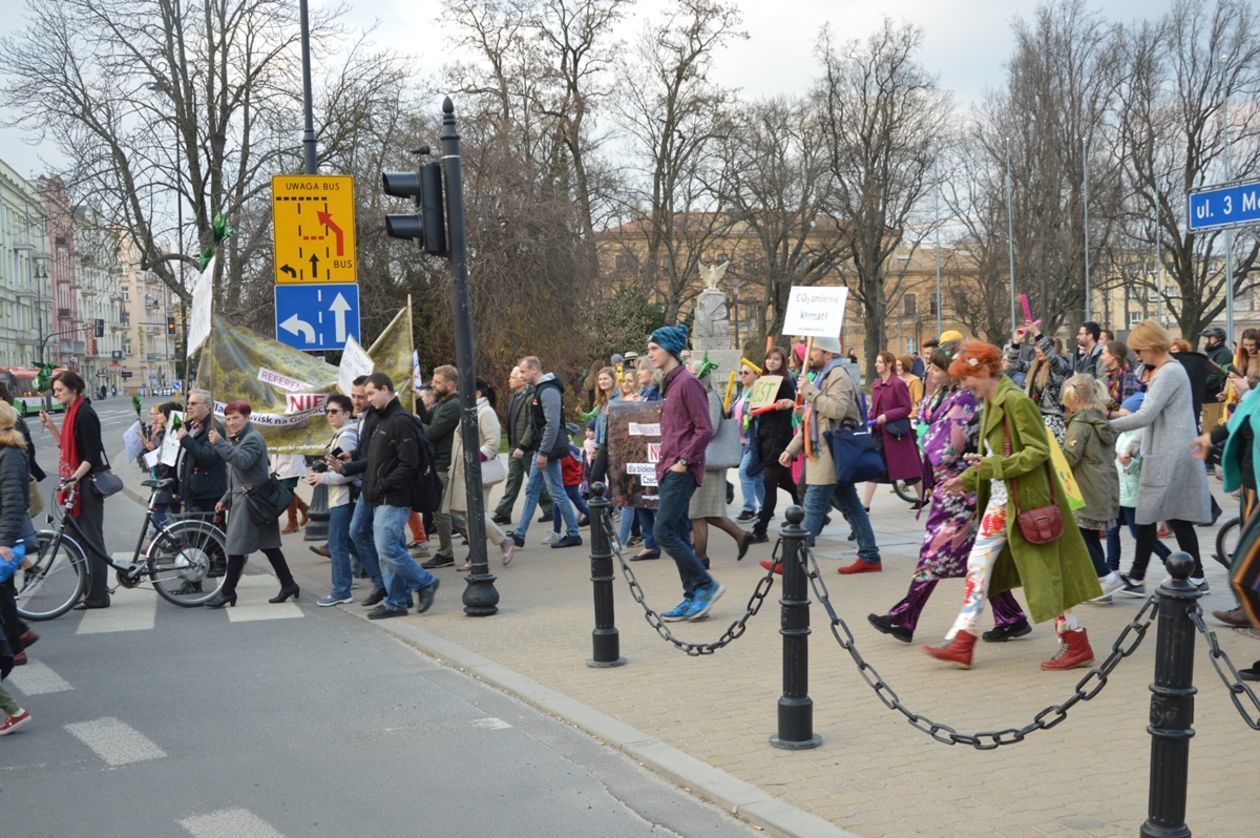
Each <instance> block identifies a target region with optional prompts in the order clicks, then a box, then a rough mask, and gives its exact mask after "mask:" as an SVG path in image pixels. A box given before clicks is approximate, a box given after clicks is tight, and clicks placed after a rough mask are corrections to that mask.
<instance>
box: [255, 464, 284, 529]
mask: <svg viewBox="0 0 1260 838" xmlns="http://www.w3.org/2000/svg"><path fill="white" fill-rule="evenodd" d="M292 500H293V490H292V489H288V488H286V487H285V486H284V484H282V483H281V482H280V478H278V477H276V474H275V472H272V473H271V474H269V475H267V479H266V480H264V481H263V482H262V483H260V484H258V485H257V486H255V487H254V488H252V489H246V490H245V501H246V504H247V505H248V506H249V517H250V519H251V520H252V521H253V522H254V523H255V524H257V525H258V526H260V527H265V526H267V525H269V524H273V523H275V522H276V521H278V520H280V516H281V515H283V514H284V511H285V510H286V509H288V508H289V502H290V501H292Z"/></svg>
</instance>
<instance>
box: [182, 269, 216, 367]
mask: <svg viewBox="0 0 1260 838" xmlns="http://www.w3.org/2000/svg"><path fill="white" fill-rule="evenodd" d="M217 258H218V257H217V256H211V257H210V262H209V263H208V264H207V265H206V269H205V270H204V271H202V272H201V273H200V274H198V275H197V279H196V281H194V282H193V287H192V308H191V309H190V314H189V317H188V352H187V357H189V358H191V357H192V356H193V353H194V352H196V351H197V350H198V349H200V348H201V345H202V344H203V343H205V342H206V339H207V338H209V337H210V313H211V311H212V310H213V308H214V263H215V261H216V260H217Z"/></svg>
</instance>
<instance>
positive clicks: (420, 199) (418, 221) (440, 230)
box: [381, 148, 447, 256]
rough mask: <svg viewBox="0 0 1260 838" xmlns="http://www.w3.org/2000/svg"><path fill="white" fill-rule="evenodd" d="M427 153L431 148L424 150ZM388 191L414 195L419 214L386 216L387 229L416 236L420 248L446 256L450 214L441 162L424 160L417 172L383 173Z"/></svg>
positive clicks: (398, 234)
mask: <svg viewBox="0 0 1260 838" xmlns="http://www.w3.org/2000/svg"><path fill="white" fill-rule="evenodd" d="M420 153H422V154H427V153H428V149H427V148H425V149H422V150H421V152H420ZM381 180H382V182H383V184H384V187H385V194H386V195H392V196H393V197H395V198H411V199H412V201H414V202H415V205H416V210H417V211H416V212H415V214H408V215H386V216H385V232H387V233H389V235H391V236H393V237H394V238H396V239H416V240H417V242H418V243H419V245H420V249H421V250H423V251H424V252H425V253H432V254H433V255H434V256H446V255H447V250H446V214H445V207H444V206H443V202H442V168H441V165H440V164H438V163H422V164H420V165H419V166H418V167H417V168H416V171H415V172H381Z"/></svg>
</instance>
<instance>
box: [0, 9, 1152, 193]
mask: <svg viewBox="0 0 1260 838" xmlns="http://www.w3.org/2000/svg"><path fill="white" fill-rule="evenodd" d="M292 2H294V3H297V2H298V0H292ZM338 2H341V0H311V4H312V6H313V7H324V6H330V5H334V4H336V3H338ZM736 2H737V5H739V6H740V7H741V8H742V9H743V15H744V24H743V28H744V30H745V31H746V32H747V33H748V36H749V37H748V39H747V40H745V41H740V42H735V43H733V44H732V45H731V46H729V47H727V48H726V49H725V50H724V51H723V52H722V53H721V54H720V55H719V56H718V58H717V60H716V62H715V73H714V76H715V79H716V80H717V81H719V82H720V83H723V84H727V85H731V86H734V87H738V88H740V89H741V90H743V91H744V93H745V94H746V95H748V96H751V97H759V96H771V95H776V94H786V93H792V92H795V91H799V90H803V89H804V88H806V87H807V86H808V85H809V84H810V82H811V81H812V80H813V78H814V76H815V74H816V72H817V67H816V61H815V59H814V55H813V47H814V44H815V41H816V39H817V36H818V32H819V29H820V28H821V27H822V26H823V25H824V24H830V25H831V28H832V32H833V33H834V35H835V37H836V38H837V39H849V38H865V37H866V36H867V35H868V34H869V33H871V32H872V31H874V30H875V29H876V28H877V27H878V26H879V22H880V19H881V18H882V17H883V16H884V15H887V16H889V17H891V18H892V19H893V20H895V21H909V22H911V23H914V24H915V25H917V26H919V27H920V28H921V29H922V30H923V32H924V44H923V50H922V53H921V54H920V56H919V58H920V61H922V63H923V64H924V66H925V67H927V68H928V70H929V71H931V72H933V73H936V74H937V75H938V76H939V78H940V83H941V86H942V87H943V88H944V89H946V90H949V91H952V92H953V94H954V96H955V100H956V102H957V103H958V105H959V106H960V107H962V108H967V107H969V106H970V105H971V104H972V103H975V102H978V101H980V100H981V99H982V98H983V96H984V93H985V91H986V90H987V89H990V88H992V87H994V86H995V85H998V84H1000V83H1001V80H1002V78H1003V76H1004V73H1003V68H1004V65H1005V62H1006V61H1007V59H1008V58H1009V56H1010V53H1011V48H1012V36H1011V23H1012V21H1014V20H1015V19H1016V18H1017V17H1021V16H1022V17H1025V18H1027V17H1030V16H1031V14H1032V13H1033V11H1034V10H1035V9H1036V7H1037V2H1035V0H884V2H882V3H872V2H870V0H777V2H769V3H767V2H764V0H758V2H750V0H736ZM347 5H348V6H350V7H351V12H350V20H349V23H350V24H351V25H352V26H353V27H367V26H370V25H372V24H373V23H374V22H376V21H379V22H380V24H381V25H380V26H379V27H378V29H377V34H376V39H377V40H378V42H380V43H381V44H382V45H385V46H389V47H392V48H394V49H396V50H398V51H400V52H402V53H404V54H407V55H410V56H413V57H414V59H415V61H416V65H417V70H418V72H420V73H422V74H425V75H429V76H431V77H433V78H435V79H436V77H437V73H438V68H440V66H441V65H442V64H443V62H444V61H446V60H449V58H450V56H448V55H447V54H446V53H445V52H444V50H445V49H446V43H445V41H446V39H445V38H444V34H443V32H442V31H441V28H440V26H439V23H438V20H439V13H440V9H441V3H440V0H348V2H347ZM669 5H671V4H670V3H669V0H640V2H639V4H638V9H637V11H636V12H635V19H633V20H630V21H627V22H626V24H625V25H624V26H623V31H624V32H625V35H626V36H627V37H628V36H630V35H632V34H633V32H634V31H636V30H637V29H638V28H640V27H641V26H642V24H643V20H644V18H646V17H647V16H649V15H652V14H655V13H658V12H659V11H660V10H662V9H664V8H666V7H668V6H669ZM1089 5H1090V7H1091V8H1094V9H1098V10H1100V11H1101V12H1102V13H1103V14H1104V15H1105V16H1106V17H1107V18H1108V19H1110V20H1113V21H1117V22H1124V23H1128V22H1130V21H1132V20H1134V19H1137V18H1141V17H1153V16H1155V15H1158V14H1161V13H1163V11H1165V10H1166V9H1167V8H1168V5H1169V2H1167V0H1155V2H1150V0H1146V2H1142V0H1106V1H1105V2H1093V3H1090V4H1089ZM25 6H26V3H25V2H24V0H0V32H12V31H14V30H17V29H21V28H23V27H24V25H25V21H26V13H25ZM316 61H318V57H316ZM435 107H436V104H435ZM299 140H300V138H299V137H294V143H295V144H296V143H297V142H298V141H299ZM41 154H43V155H45V159H48V158H47V155H48V154H49V152H48V150H46V149H36V148H34V147H32V146H30V145H28V144H26V143H24V142H23V141H22V137H21V135H20V134H19V133H18V132H16V131H14V130H12V129H0V158H3V159H4V160H5V161H6V162H8V163H9V164H10V165H12V166H13V167H14V168H15V169H17V170H18V171H19V172H20V173H22V174H27V175H31V174H35V173H38V172H40V171H42V170H43V169H44V168H45V166H44V165H43V164H42V163H41Z"/></svg>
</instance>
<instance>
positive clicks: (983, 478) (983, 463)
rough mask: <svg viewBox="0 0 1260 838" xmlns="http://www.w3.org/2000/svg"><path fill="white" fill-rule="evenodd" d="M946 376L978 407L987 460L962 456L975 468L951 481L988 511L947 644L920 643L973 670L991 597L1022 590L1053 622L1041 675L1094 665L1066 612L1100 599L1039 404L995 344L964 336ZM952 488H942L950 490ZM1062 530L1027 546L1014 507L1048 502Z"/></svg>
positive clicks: (1035, 612)
mask: <svg viewBox="0 0 1260 838" xmlns="http://www.w3.org/2000/svg"><path fill="white" fill-rule="evenodd" d="M949 373H950V375H951V376H954V377H955V378H958V379H961V380H962V384H963V386H964V387H965V388H967V389H968V390H970V391H971V392H972V393H973V394H974V395H975V396H976V398H977V399H980V400H983V402H984V413H983V418H982V420H981V425H980V439H981V440H982V444H983V446H984V454H983V456H982V455H980V454H972V455H968V459H969V461H970V462H971V466H970V467H969V468H968V469H967V470H966V471H964V472H963V473H962V474H961V475H960V476H959V477H956V478H954V479H953V480H952V481H950V483H956V484H957V485H956V486H954V487H953V489H955V490H963V489H965V490H967V491H973V492H976V508H977V509H981V510H984V511H983V513H982V515H981V519H980V532H979V535H977V537H976V541H975V545H974V546H973V547H972V548H971V554H970V555H969V556H968V557H967V583H966V588H965V590H964V593H963V606H962V610H961V611H959V613H958V617H957V619H956V620H955V621H954V625H953V627H952V628H951V629H950V630H949V633H948V634H946V635H945V639H946V640H947V641H948V643H947V644H946V645H944V646H939V647H933V646H923V647H921V648H922V650H923V652H924V653H925V654H928V655H930V656H931V657H934V658H937V659H938V660H943V661H947V662H949V663H953V664H955V665H957V666H960V667H962V668H964V669H967V668H970V667H971V653H972V647H973V646H974V645H975V642H976V634H975V625H976V620H977V619H978V618H979V616H980V613H981V611H983V610H984V603H985V599H986V598H987V597H988V595H989V593H990V592H991V591H992V592H994V593H996V592H998V591H1006V590H1010V589H1012V588H1017V587H1021V586H1022V587H1023V588H1024V595H1025V597H1026V598H1027V600H1028V613H1029V615H1030V616H1031V617H1032V619H1033V620H1034V621H1035V622H1043V621H1045V620H1049V619H1052V618H1053V619H1054V626H1055V633H1056V634H1057V635H1058V637H1059V651H1058V652H1057V653H1056V654H1055V655H1054V657H1052V658H1050V659H1049V660H1046V661H1042V663H1041V668H1042V669H1050V670H1057V669H1073V668H1075V667H1078V666H1087V665H1089V664H1091V663H1093V661H1094V651H1093V649H1091V648H1090V645H1089V636H1088V635H1087V634H1086V633H1085V629H1084V628H1082V627H1081V626H1080V623H1079V622H1078V620H1077V619H1076V615H1075V614H1074V613H1073V611H1072V608H1073V606H1075V605H1078V604H1080V603H1082V602H1087V601H1089V600H1091V599H1094V598H1095V597H1097V596H1100V595H1101V594H1102V589H1101V588H1100V587H1099V585H1098V577H1097V576H1096V575H1095V574H1094V571H1093V567H1092V566H1091V564H1090V560H1089V552H1088V550H1087V549H1086V547H1085V542H1084V540H1083V539H1082V538H1081V533H1080V530H1078V529H1077V528H1076V527H1074V526H1071V523H1072V510H1071V508H1070V507H1069V506H1068V501H1067V496H1066V495H1065V494H1064V492H1063V487H1062V486H1061V485H1059V481H1058V478H1057V477H1055V475H1054V470H1053V469H1052V468H1049V459H1050V443H1049V441H1048V440H1047V437H1046V428H1045V425H1044V424H1043V423H1042V421H1041V413H1040V411H1038V409H1037V405H1036V404H1035V403H1033V401H1032V400H1031V399H1029V398H1028V396H1026V395H1024V393H1023V392H1022V391H1021V390H1020V389H1019V388H1018V387H1016V386H1015V385H1014V384H1012V383H1011V381H1010V380H1009V379H1008V378H1006V377H1005V376H1004V375H1002V356H1001V353H1000V352H999V351H998V348H997V347H996V346H992V345H990V344H987V343H984V342H983V341H978V340H969V341H967V342H966V343H964V344H963V347H962V350H961V351H960V352H959V353H958V355H957V357H955V359H954V362H953V364H951V365H950V369H949ZM947 485H948V484H947ZM1052 502H1053V503H1055V505H1057V506H1058V508H1059V514H1060V516H1061V517H1062V519H1063V521H1064V522H1065V523H1066V524H1067V526H1065V527H1064V528H1063V534H1062V535H1061V536H1060V537H1059V538H1057V539H1055V540H1054V541H1052V542H1049V543H1047V544H1032V543H1029V542H1028V541H1027V540H1025V538H1024V536H1023V533H1022V532H1021V531H1020V528H1019V525H1018V523H1017V521H1016V519H1017V517H1018V514H1019V512H1020V511H1027V510H1031V509H1035V508H1038V507H1042V506H1048V505H1050V504H1051V503H1052Z"/></svg>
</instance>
